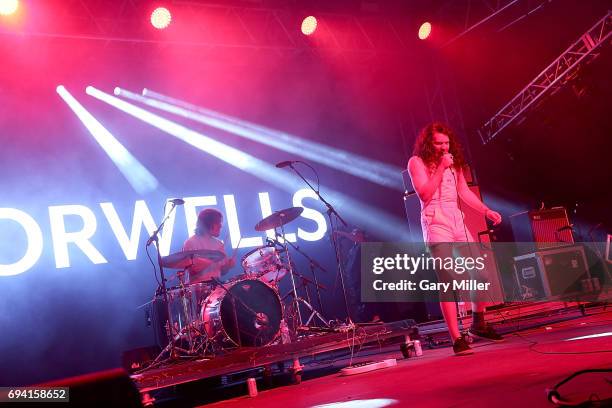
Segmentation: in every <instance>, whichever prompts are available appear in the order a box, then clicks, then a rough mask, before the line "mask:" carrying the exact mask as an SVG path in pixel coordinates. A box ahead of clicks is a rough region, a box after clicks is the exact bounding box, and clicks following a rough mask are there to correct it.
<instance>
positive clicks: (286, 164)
mask: <svg viewBox="0 0 612 408" xmlns="http://www.w3.org/2000/svg"><path fill="white" fill-rule="evenodd" d="M293 163H297V160H287V161H282V162H280V163H276V167H278V168H279V169H282V168H283V167H287V166H291V165H292V164H293Z"/></svg>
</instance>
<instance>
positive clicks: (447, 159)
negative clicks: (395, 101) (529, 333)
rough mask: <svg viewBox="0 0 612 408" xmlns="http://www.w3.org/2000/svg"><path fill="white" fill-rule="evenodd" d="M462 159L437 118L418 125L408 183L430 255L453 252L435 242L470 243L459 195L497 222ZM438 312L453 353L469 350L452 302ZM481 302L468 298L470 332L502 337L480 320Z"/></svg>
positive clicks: (496, 215) (452, 137)
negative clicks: (416, 200)
mask: <svg viewBox="0 0 612 408" xmlns="http://www.w3.org/2000/svg"><path fill="white" fill-rule="evenodd" d="M465 167H466V162H465V159H464V156H463V152H462V148H461V145H460V143H459V141H458V140H457V137H456V136H455V134H454V133H453V131H452V130H451V129H450V128H449V127H447V126H446V125H443V124H441V123H437V122H434V123H431V124H429V125H427V126H425V128H423V130H421V132H420V134H419V136H418V138H417V141H416V142H415V145H414V150H413V156H412V157H411V158H410V160H409V161H408V172H409V173H410V178H411V179H412V185H413V186H414V189H415V191H416V193H417V195H418V197H419V200H420V202H421V226H422V229H423V239H424V241H425V242H426V243H427V245H428V246H429V249H430V251H431V253H432V255H433V256H440V257H446V256H449V255H450V256H452V253H450V254H449V253H448V251H449V246H445V245H441V244H440V243H450V242H474V239H473V237H472V235H471V234H470V232H469V231H468V229H467V228H466V227H465V225H464V220H463V217H464V214H463V212H462V211H461V209H460V207H459V202H458V199H459V198H460V199H461V200H462V202H463V203H465V204H467V205H469V206H470V207H472V208H474V209H476V210H477V211H479V212H481V213H482V214H484V215H485V216H486V217H487V218H488V219H489V220H491V221H492V222H493V224H495V225H497V224H499V223H500V222H501V215H500V214H499V213H497V212H495V211H492V210H491V209H489V208H488V207H487V206H486V205H485V204H484V203H483V202H482V201H481V200H480V199H479V198H478V197H477V196H476V194H474V193H473V192H472V191H471V190H470V189H469V187H468V185H467V182H466V180H465V176H464V174H463V169H464V168H465ZM440 307H441V309H442V315H443V316H444V320H445V321H446V324H447V326H448V330H449V333H450V336H451V339H452V341H453V351H454V352H455V354H456V355H463V354H472V353H473V350H472V349H471V348H470V346H469V345H468V343H467V342H466V341H465V339H464V338H463V337H462V336H461V334H460V332H459V327H458V324H457V305H456V303H455V302H445V301H441V302H440ZM485 308H486V303H484V302H472V313H473V314H472V316H473V320H472V327H471V328H470V333H471V334H472V335H474V336H477V337H482V338H485V339H488V340H492V341H501V340H503V339H502V337H501V336H500V335H499V334H497V333H496V332H495V331H494V330H493V329H492V328H491V327H490V326H487V325H486V324H485V321H484V312H485Z"/></svg>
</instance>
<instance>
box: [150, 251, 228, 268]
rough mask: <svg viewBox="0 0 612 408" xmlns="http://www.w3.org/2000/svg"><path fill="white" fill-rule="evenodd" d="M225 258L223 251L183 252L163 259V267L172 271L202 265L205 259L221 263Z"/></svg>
mask: <svg viewBox="0 0 612 408" xmlns="http://www.w3.org/2000/svg"><path fill="white" fill-rule="evenodd" d="M223 258H225V255H224V254H223V252H221V251H213V250H210V249H197V250H193V251H182V252H176V253H174V254H170V255H168V256H164V257H163V258H162V266H163V267H165V268H171V269H184V268H187V267H188V266H192V265H195V264H198V263H202V261H203V260H204V259H207V260H210V261H214V262H217V261H220V260H222V259H223Z"/></svg>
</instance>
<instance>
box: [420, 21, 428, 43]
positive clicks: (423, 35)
mask: <svg viewBox="0 0 612 408" xmlns="http://www.w3.org/2000/svg"><path fill="white" fill-rule="evenodd" d="M429 34H431V24H430V23H429V22H427V21H426V22H424V23H423V24H421V28H419V38H420V39H421V40H425V39H426V38H427V37H429Z"/></svg>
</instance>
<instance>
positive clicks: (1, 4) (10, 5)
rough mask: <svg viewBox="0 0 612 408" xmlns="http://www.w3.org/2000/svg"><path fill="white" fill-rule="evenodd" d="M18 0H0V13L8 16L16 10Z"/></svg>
mask: <svg viewBox="0 0 612 408" xmlns="http://www.w3.org/2000/svg"><path fill="white" fill-rule="evenodd" d="M18 8H19V0H0V14H2V15H3V16H8V15H11V14H13V13H15V12H16V11H17V9H18Z"/></svg>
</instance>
